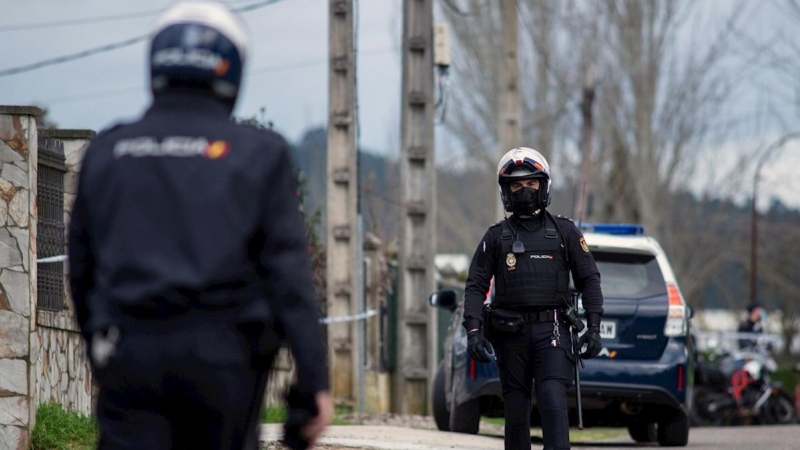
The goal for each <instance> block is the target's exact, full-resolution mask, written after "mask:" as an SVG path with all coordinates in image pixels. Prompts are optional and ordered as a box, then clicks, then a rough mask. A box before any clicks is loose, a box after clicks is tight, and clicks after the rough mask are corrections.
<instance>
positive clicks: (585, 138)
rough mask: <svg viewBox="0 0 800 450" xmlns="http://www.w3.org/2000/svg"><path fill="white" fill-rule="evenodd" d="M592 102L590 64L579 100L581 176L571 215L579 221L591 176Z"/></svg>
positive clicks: (585, 205)
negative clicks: (581, 98)
mask: <svg viewBox="0 0 800 450" xmlns="http://www.w3.org/2000/svg"><path fill="white" fill-rule="evenodd" d="M593 104H594V71H593V70H592V66H591V65H590V66H589V67H588V68H587V69H586V84H584V86H583V102H581V112H582V116H583V128H582V129H581V154H582V156H581V178H580V179H579V180H578V200H577V201H576V202H575V215H574V217H573V218H574V219H575V220H577V221H580V222H585V221H586V220H587V217H586V215H587V209H588V196H589V185H590V184H591V183H590V182H591V177H592V134H593V128H594V121H593V117H592V106H593Z"/></svg>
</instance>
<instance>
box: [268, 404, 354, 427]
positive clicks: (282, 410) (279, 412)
mask: <svg viewBox="0 0 800 450" xmlns="http://www.w3.org/2000/svg"><path fill="white" fill-rule="evenodd" d="M351 412H352V410H351V409H350V408H347V407H344V406H337V407H336V409H335V410H334V413H333V420H332V421H331V425H356V424H355V423H353V422H350V421H347V420H345V419H344V417H345V416H347V415H348V414H350V413H351ZM284 420H286V407H285V406H284V405H277V406H270V407H268V408H267V409H265V410H264V412H263V413H262V414H261V422H262V423H283V421H284Z"/></svg>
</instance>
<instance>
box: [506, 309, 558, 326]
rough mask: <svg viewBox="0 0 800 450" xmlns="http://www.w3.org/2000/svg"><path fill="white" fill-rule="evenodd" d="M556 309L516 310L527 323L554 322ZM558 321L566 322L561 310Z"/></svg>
mask: <svg viewBox="0 0 800 450" xmlns="http://www.w3.org/2000/svg"><path fill="white" fill-rule="evenodd" d="M555 311H556V310H555V309H546V310H543V311H515V312H518V313H520V314H521V315H522V320H523V321H524V322H525V323H553V321H554V320H555ZM558 321H559V322H561V323H564V314H563V313H562V312H561V311H559V314H558Z"/></svg>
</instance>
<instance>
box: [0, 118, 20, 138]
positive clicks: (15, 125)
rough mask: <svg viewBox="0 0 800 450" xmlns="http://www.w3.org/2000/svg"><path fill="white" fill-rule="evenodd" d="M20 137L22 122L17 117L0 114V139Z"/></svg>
mask: <svg viewBox="0 0 800 450" xmlns="http://www.w3.org/2000/svg"><path fill="white" fill-rule="evenodd" d="M21 137H22V122H21V120H20V118H19V117H14V116H11V115H6V114H5V113H4V114H2V115H0V139H3V140H8V139H20V138H21Z"/></svg>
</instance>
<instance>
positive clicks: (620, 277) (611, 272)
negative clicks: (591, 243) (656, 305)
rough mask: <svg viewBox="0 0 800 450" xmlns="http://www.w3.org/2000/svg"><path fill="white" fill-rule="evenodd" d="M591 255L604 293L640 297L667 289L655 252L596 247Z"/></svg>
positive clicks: (650, 295)
mask: <svg viewBox="0 0 800 450" xmlns="http://www.w3.org/2000/svg"><path fill="white" fill-rule="evenodd" d="M592 256H594V260H595V261H596V262H597V269H598V270H599V271H600V286H601V288H602V290H603V296H604V297H609V298H630V299H638V298H646V297H653V296H655V295H663V294H666V293H667V286H666V283H665V282H664V276H663V275H661V269H660V268H659V267H658V261H657V260H656V257H655V256H654V255H647V254H636V253H618V252H614V253H612V252H603V251H598V250H593V251H592Z"/></svg>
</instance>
